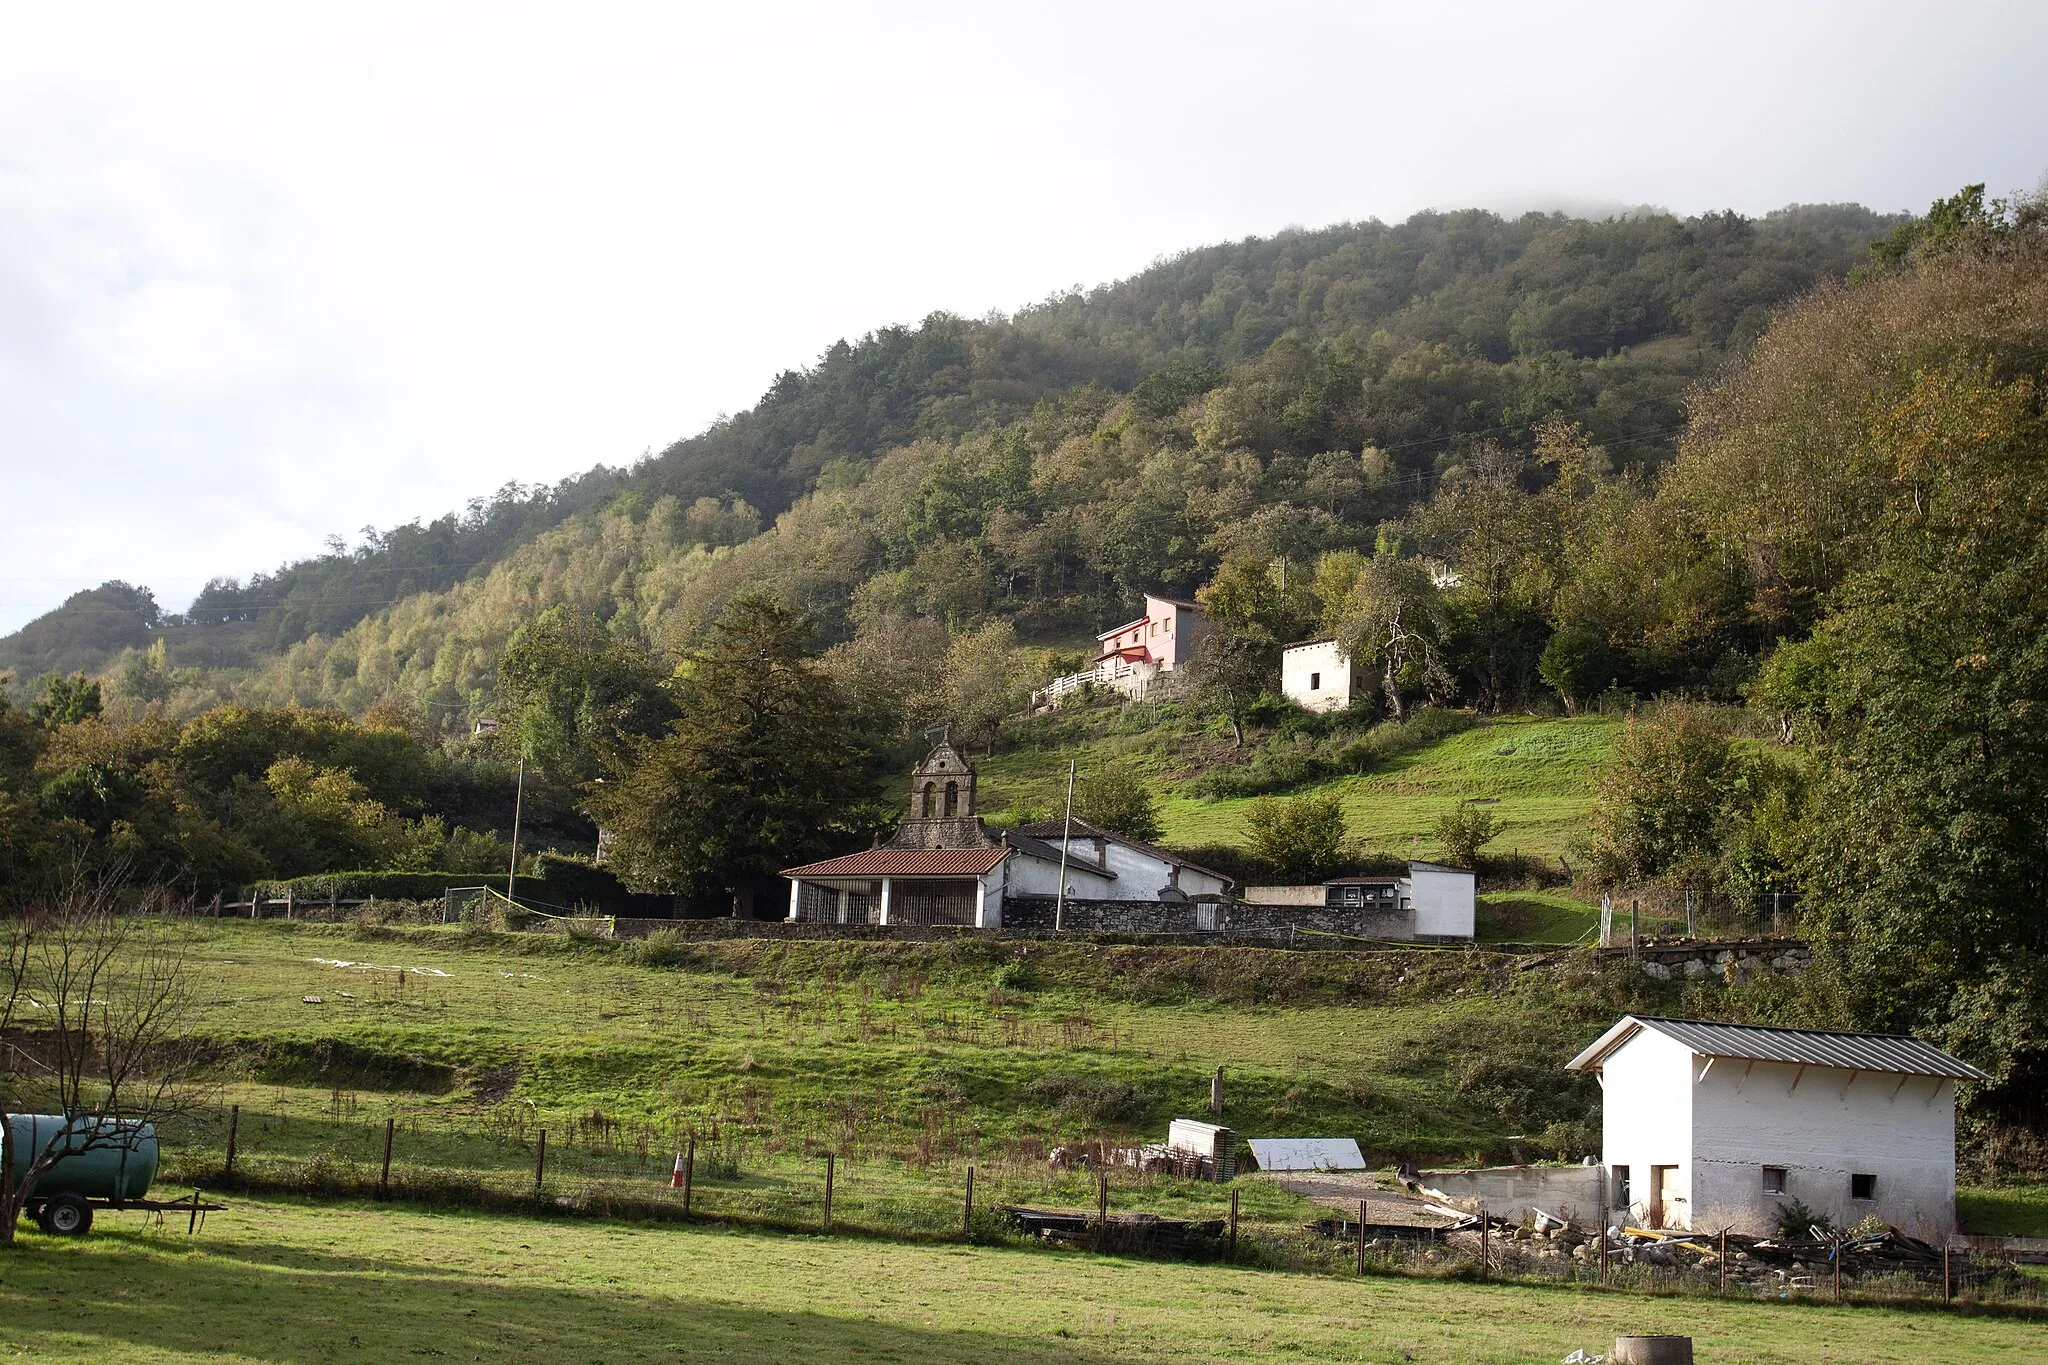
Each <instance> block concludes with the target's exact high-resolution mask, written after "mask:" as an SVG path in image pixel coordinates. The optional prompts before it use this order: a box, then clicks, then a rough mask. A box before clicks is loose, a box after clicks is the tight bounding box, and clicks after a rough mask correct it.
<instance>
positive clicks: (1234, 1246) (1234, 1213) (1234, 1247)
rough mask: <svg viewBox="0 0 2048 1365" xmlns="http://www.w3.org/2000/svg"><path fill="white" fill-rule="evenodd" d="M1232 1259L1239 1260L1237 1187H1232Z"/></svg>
mask: <svg viewBox="0 0 2048 1365" xmlns="http://www.w3.org/2000/svg"><path fill="white" fill-rule="evenodd" d="M1230 1259H1231V1260H1233V1261H1234V1260H1236V1259H1237V1187H1236V1186H1235V1185H1233V1186H1231V1187H1230Z"/></svg>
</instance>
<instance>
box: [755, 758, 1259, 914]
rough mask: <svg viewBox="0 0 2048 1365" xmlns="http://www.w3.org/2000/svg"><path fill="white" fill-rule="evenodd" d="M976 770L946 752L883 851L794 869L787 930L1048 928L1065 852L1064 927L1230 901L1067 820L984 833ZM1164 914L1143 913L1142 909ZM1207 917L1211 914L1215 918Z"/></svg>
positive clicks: (1192, 869)
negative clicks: (794, 925) (1067, 909)
mask: <svg viewBox="0 0 2048 1365" xmlns="http://www.w3.org/2000/svg"><path fill="white" fill-rule="evenodd" d="M974 786H975V777H974V769H973V767H972V766H971V765H970V764H969V763H968V762H967V760H966V759H964V758H962V757H961V755H960V751H959V750H957V749H955V748H954V747H953V746H952V745H951V744H949V743H942V744H940V745H938V746H937V747H936V748H934V749H933V750H932V751H931V752H930V753H929V754H927V755H926V756H925V759H924V761H923V762H922V763H919V764H918V765H917V767H916V768H915V769H914V770H913V771H912V773H911V778H910V810H909V814H908V815H907V816H905V818H904V819H903V820H902V821H901V822H899V823H898V825H897V827H896V833H895V834H894V835H893V836H891V838H890V839H889V841H888V842H887V843H886V844H883V845H881V846H879V847H876V848H869V849H863V850H861V851H860V852H858V853H847V854H842V855H841V856H839V857H837V858H827V859H825V860H824V861H823V862H817V863H808V864H806V865H804V866H802V867H792V868H789V869H788V870H786V871H785V872H783V874H782V875H783V876H784V877H786V878H788V879H789V915H788V918H789V919H790V920H791V921H807V922H811V923H826V924H874V925H883V924H889V925H959V926H969V925H971V926H974V927H977V928H983V929H999V928H1002V927H1004V926H1005V924H1006V923H1008V924H1011V925H1012V927H1027V928H1040V927H1044V928H1051V927H1053V924H1052V918H1053V916H1054V913H1056V912H1053V911H1050V910H1049V909H1048V907H1051V906H1053V905H1055V904H1056V903H1057V902H1059V901H1060V899H1061V896H1060V887H1061V880H1060V877H1061V870H1062V861H1063V860H1062V858H1061V846H1062V844H1063V843H1064V844H1065V845H1066V856H1065V859H1064V866H1065V874H1066V882H1065V886H1066V896H1065V899H1066V900H1068V901H1071V902H1073V903H1074V914H1073V916H1072V919H1071V922H1068V921H1067V920H1064V919H1063V920H1062V922H1061V925H1060V927H1063V928H1067V927H1071V928H1099V927H1102V926H1103V924H1104V922H1105V915H1106V914H1107V913H1109V912H1105V911H1104V910H1103V908H1102V907H1103V906H1105V905H1116V906H1120V907H1123V908H1122V909H1121V910H1120V911H1119V912H1116V913H1115V914H1113V915H1110V917H1111V918H1113V919H1115V920H1116V922H1117V924H1118V927H1130V928H1135V929H1136V930H1137V931H1138V932H1152V931H1157V929H1158V928H1159V927H1164V926H1169V925H1170V924H1172V923H1174V922H1177V921H1178V920H1179V919H1182V918H1186V919H1188V920H1189V921H1190V923H1189V927H1190V928H1192V927H1193V923H1192V921H1193V918H1194V916H1195V914H1196V911H1195V910H1194V908H1193V907H1194V906H1195V905H1196V904H1197V902H1201V903H1205V904H1209V905H1211V906H1212V907H1213V905H1214V903H1215V902H1218V901H1220V900H1222V899H1223V898H1224V897H1226V896H1227V895H1228V894H1229V891H1230V886H1231V880H1230V878H1228V877H1226V876H1224V875H1223V874H1222V873H1220V872H1214V871H1211V870H1210V869H1208V868H1205V867H1202V866H1200V865H1199V864H1196V863H1192V862H1190V861H1188V860H1187V859H1185V858H1183V857H1181V856H1180V855H1178V854H1176V853H1172V852H1169V851H1168V850H1166V849H1161V848H1154V847H1153V846H1152V845H1150V844H1145V843H1140V842H1139V841H1137V840H1135V839H1126V838H1125V837H1123V836H1122V835H1120V834H1114V833H1111V832H1110V831H1108V830H1104V829H1099V828H1097V827H1096V826H1094V825H1091V824H1089V823H1088V822H1086V821H1085V820H1075V821H1074V822H1073V829H1072V839H1071V841H1069V840H1067V839H1066V837H1065V835H1066V827H1065V825H1064V823H1063V822H1062V821H1057V820H1054V821H1047V822H1045V823H1042V824H1035V825H1026V826H1023V827H1022V828H1019V829H1010V830H997V831H994V832H991V831H990V830H989V829H988V828H987V826H985V825H984V824H983V823H982V821H981V817H980V816H978V815H976V814H975V805H974V802H975V797H974ZM1147 906H1149V907H1160V909H1158V910H1157V911H1156V913H1154V912H1147V911H1146V909H1145V907H1147ZM1212 918H1213V914H1212Z"/></svg>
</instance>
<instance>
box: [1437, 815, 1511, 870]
mask: <svg viewBox="0 0 2048 1365" xmlns="http://www.w3.org/2000/svg"><path fill="white" fill-rule="evenodd" d="M1496 833H1498V830H1497V829H1496V827H1495V825H1494V819H1493V812H1492V811H1490V810H1487V809H1486V808H1485V807H1483V806H1475V805H1473V804H1472V803H1471V802H1470V801H1460V802H1459V803H1458V804H1457V805H1455V806H1453V807H1451V808H1450V809H1449V810H1447V811H1445V812H1444V813H1443V818H1442V819H1440V820H1438V821H1437V822H1436V841H1437V843H1438V844H1440V845H1442V847H1443V850H1444V856H1445V857H1447V858H1449V859H1450V860H1451V862H1452V864H1453V865H1455V866H1458V867H1475V866H1477V865H1478V862H1479V850H1480V848H1481V846H1483V845H1485V844H1487V843H1489V842H1490V841H1491V840H1492V839H1493V836H1494V835H1495V834H1496Z"/></svg>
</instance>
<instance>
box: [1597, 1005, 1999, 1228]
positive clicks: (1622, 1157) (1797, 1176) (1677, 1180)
mask: <svg viewBox="0 0 2048 1365" xmlns="http://www.w3.org/2000/svg"><path fill="white" fill-rule="evenodd" d="M1566 1069H1567V1070H1572V1071H1587V1072H1591V1073H1593V1074H1594V1075H1596V1076H1598V1077H1599V1078H1600V1086H1601V1090H1602V1091H1603V1098H1602V1105H1601V1110H1602V1128H1603V1142H1602V1161H1603V1164H1604V1168H1605V1171H1606V1181H1607V1189H1606V1192H1605V1200H1606V1203H1607V1205H1608V1207H1609V1208H1610V1209H1611V1210H1612V1213H1611V1216H1610V1220H1609V1221H1611V1222H1615V1223H1620V1222H1627V1223H1629V1224H1631V1225H1634V1226H1638V1227H1652V1228H1683V1229H1687V1230H1690V1231H1695V1232H1717V1231H1719V1230H1721V1229H1722V1228H1726V1229H1728V1230H1729V1231H1731V1232H1739V1233H1744V1234H1747V1235H1751V1236H1762V1235H1767V1234H1769V1233H1770V1232H1772V1231H1774V1230H1775V1228H1776V1226H1777V1223H1778V1210H1779V1206H1780V1205H1783V1204H1787V1203H1789V1202H1790V1201H1793V1200H1797V1201H1799V1202H1800V1203H1802V1204H1805V1205H1806V1206H1807V1207H1808V1208H1810V1209H1813V1210H1814V1211H1815V1212H1817V1213H1820V1214H1823V1215H1825V1216H1826V1217H1828V1218H1829V1219H1831V1220H1832V1221H1833V1222H1834V1224H1835V1225H1836V1226H1837V1227H1843V1228H1846V1227H1850V1226H1852V1225H1854V1224H1855V1223H1858V1222H1860V1221H1861V1220H1862V1219H1863V1218H1865V1217H1866V1216H1868V1215H1870V1214H1876V1215H1877V1216H1878V1217H1879V1218H1882V1219H1883V1220H1884V1221H1885V1222H1887V1223H1890V1224H1891V1225H1892V1226H1894V1227H1897V1228H1899V1229H1900V1230H1902V1231H1904V1232H1907V1233H1910V1234H1912V1235H1913V1236H1915V1237H1921V1238H1933V1239H1939V1238H1942V1237H1945V1236H1947V1235H1948V1234H1949V1233H1951V1232H1953V1231H1954V1230H1955V1222H1956V1086H1957V1084H1958V1083H1959V1082H1963V1081H1983V1080H1988V1079H1989V1077H1988V1076H1986V1075H1985V1074H1984V1073H1983V1072H1982V1071H1979V1070H1978V1069H1977V1068H1976V1067H1974V1066H1971V1065H1970V1064H1969V1063H1968V1062H1964V1061H1959V1060H1957V1059H1956V1058H1954V1057H1951V1056H1950V1055H1949V1054H1948V1053H1946V1052H1943V1051H1942V1050H1941V1049H1940V1048H1938V1047H1935V1046H1934V1045H1933V1044H1932V1043H1925V1042H1922V1041H1920V1040H1919V1039H1917V1038H1906V1037H1893V1036H1888V1035H1883V1034H1872V1033H1829V1032H1821V1031H1818V1030H1814V1029H1788V1028H1764V1027H1759V1026H1756V1025H1750V1024H1724V1023H1712V1022H1707V1021H1702V1020H1694V1019H1660V1018H1653V1017H1651V1016H1648V1015H1634V1014H1631V1015H1626V1016H1624V1017H1623V1018H1622V1019H1621V1020H1620V1022H1618V1023H1616V1024H1615V1025H1614V1026H1613V1027H1612V1028H1610V1029H1608V1030H1607V1032H1605V1033H1603V1034H1601V1035H1600V1037H1599V1038H1598V1039H1596V1040H1595V1041H1594V1042H1593V1044H1592V1045H1591V1046H1590V1047H1588V1048H1587V1049H1586V1050H1585V1051H1584V1052H1581V1053H1580V1054H1579V1055H1578V1056H1576V1057H1574V1058H1572V1059H1571V1061H1570V1062H1568V1063H1567V1064H1566Z"/></svg>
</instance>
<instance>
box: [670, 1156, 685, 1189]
mask: <svg viewBox="0 0 2048 1365" xmlns="http://www.w3.org/2000/svg"><path fill="white" fill-rule="evenodd" d="M668 1187H669V1188H670V1189H672V1190H679V1189H681V1188H682V1187H683V1154H682V1153H681V1152H677V1153H676V1173H675V1174H674V1175H672V1176H670V1177H669V1178H668Z"/></svg>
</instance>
